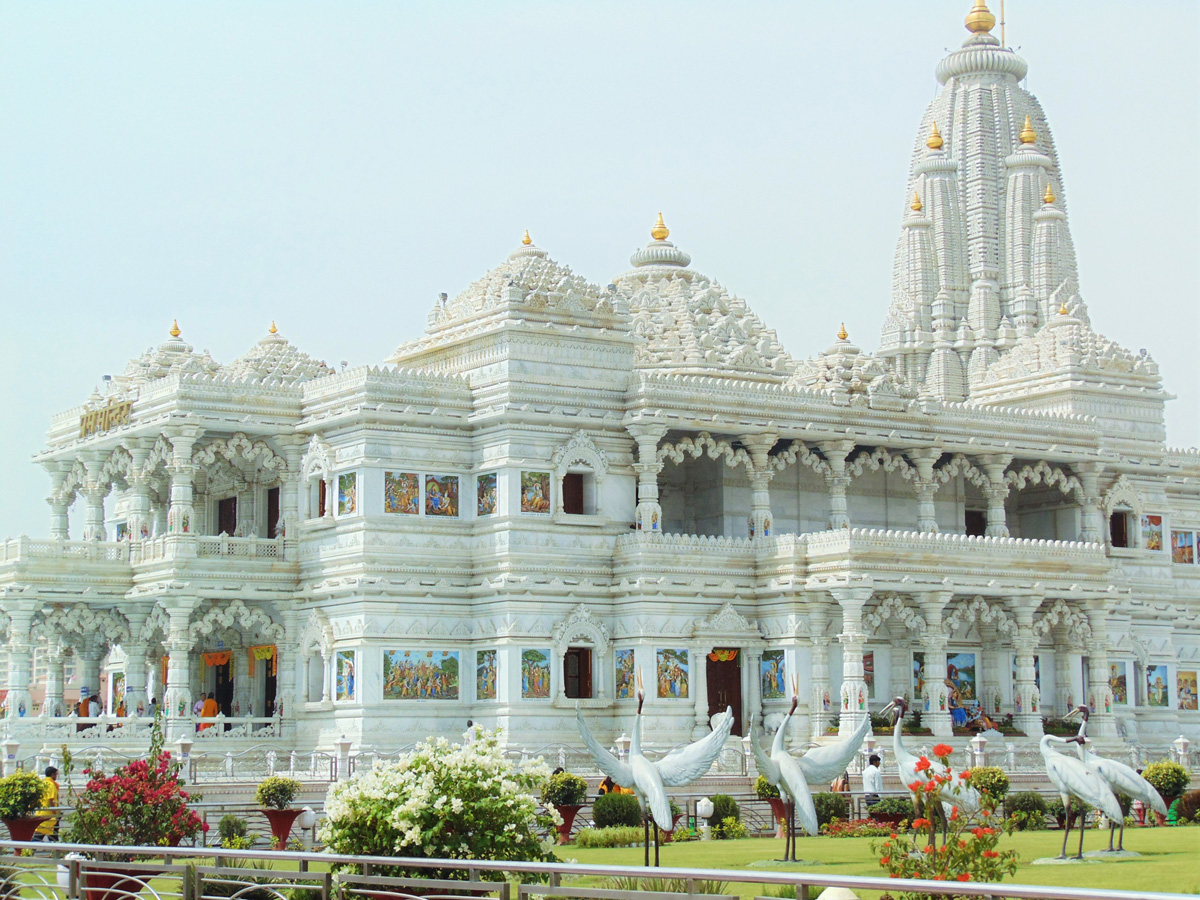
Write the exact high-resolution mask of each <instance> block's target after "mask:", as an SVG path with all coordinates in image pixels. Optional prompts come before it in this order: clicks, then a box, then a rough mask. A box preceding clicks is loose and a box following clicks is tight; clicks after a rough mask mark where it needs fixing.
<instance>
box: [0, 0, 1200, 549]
mask: <svg viewBox="0 0 1200 900" xmlns="http://www.w3.org/2000/svg"><path fill="white" fill-rule="evenodd" d="M970 5H971V4H970V2H969V0H937V2H932V0H930V2H903V3H892V4H881V3H831V2H830V3H819V4H818V3H798V2H787V3H782V2H781V3H755V2H748V0H743V2H739V3H736V4H733V3H724V4H716V3H707V2H687V3H683V2H658V3H608V2H591V3H586V4H585V3H566V2H562V3H486V4H485V3H420V4H416V3H411V4H410V3H390V2H389V3H382V2H354V0H338V2H328V3H304V2H295V0H290V2H286V3H283V2H280V3H254V2H245V0H243V2H236V3H232V2H231V3H187V4H183V3H166V2H161V3H103V2H96V0H90V2H87V3H55V2H43V3H20V2H13V0H9V2H6V3H3V4H0V303H2V304H3V306H2V309H3V312H4V317H3V323H4V325H3V329H2V330H0V351H2V352H3V354H4V358H6V359H8V360H9V364H8V368H7V371H8V375H9V381H8V383H7V384H6V386H5V388H4V392H3V398H4V399H3V406H2V407H0V414H2V416H3V422H4V423H5V425H6V434H5V439H4V441H3V442H2V443H0V471H3V472H4V474H5V476H6V477H5V480H4V488H3V493H2V494H0V536H3V535H13V534H19V533H23V532H24V533H29V534H32V535H35V536H44V535H45V534H47V532H48V510H47V507H46V504H45V502H44V499H43V498H44V497H45V496H46V494H47V492H48V486H49V481H48V479H47V478H46V476H45V475H44V473H42V472H41V470H40V469H39V468H37V467H35V466H34V465H32V464H31V463H30V462H29V461H28V460H29V458H30V456H31V455H32V454H34V453H35V452H37V451H38V450H39V449H41V447H42V442H43V440H44V433H45V429H46V427H47V425H48V422H49V417H50V416H51V414H52V413H54V412H56V411H59V410H62V409H65V408H67V407H70V406H73V405H75V404H77V403H80V402H82V401H83V400H84V399H85V398H86V397H87V395H88V394H89V393H90V392H91V390H92V388H93V386H95V385H96V384H98V383H99V381H100V377H101V376H102V375H103V374H105V373H114V374H115V373H119V372H120V371H122V370H123V369H124V366H125V363H126V361H127V360H128V359H129V358H131V357H133V356H135V355H137V354H138V353H140V352H141V351H142V350H144V349H145V348H146V347H148V346H151V345H153V344H158V343H159V342H161V341H162V340H163V339H164V338H165V336H166V331H167V328H168V327H169V326H170V324H171V319H172V318H173V317H176V316H177V317H178V318H179V322H180V325H181V326H182V328H183V330H184V337H185V338H186V339H187V340H189V341H191V342H192V343H194V344H195V345H196V346H197V347H198V348H207V349H209V350H211V351H212V353H213V355H214V356H216V357H217V359H218V360H220V361H223V362H227V361H230V360H232V359H234V358H235V357H236V356H238V355H240V354H241V353H243V352H244V351H245V350H246V349H247V348H249V347H250V346H251V345H252V344H253V343H254V342H255V341H256V340H258V338H259V337H260V336H261V335H262V334H263V333H264V331H265V329H266V327H267V325H268V324H269V322H270V321H271V319H275V320H277V321H278V323H279V328H280V330H281V331H282V332H283V333H284V334H285V335H286V336H287V337H288V338H290V339H291V340H293V341H294V342H296V343H297V344H299V345H300V346H301V347H302V348H304V349H305V350H307V351H309V352H311V353H313V354H314V355H316V356H318V357H320V358H324V359H326V360H327V361H329V362H330V363H331V364H334V365H337V364H338V363H339V362H340V361H341V360H347V361H349V362H350V364H351V365H356V364H361V363H378V362H380V361H381V360H382V359H384V358H385V357H386V356H387V355H388V354H389V352H390V351H391V350H392V349H393V348H394V347H395V346H396V345H397V344H399V343H400V342H402V341H404V340H407V339H410V338H413V337H415V336H417V335H418V334H419V333H420V332H421V331H422V329H423V327H424V323H425V316H426V313H427V312H428V310H429V308H430V306H431V305H432V303H433V302H434V300H435V298H436V297H437V294H438V292H439V291H446V292H447V293H449V294H450V295H451V296H453V295H454V294H455V293H457V292H458V291H459V290H461V289H462V288H463V287H465V286H466V285H467V284H468V283H469V282H470V281H472V280H473V279H475V278H477V277H478V276H479V275H481V274H482V273H483V272H484V271H486V270H487V269H488V268H490V267H491V266H493V265H495V264H497V263H498V262H500V261H501V260H502V259H503V258H504V256H505V255H506V254H507V253H508V252H509V250H511V249H512V247H514V246H515V245H516V242H517V240H518V239H519V237H520V235H521V231H522V230H523V229H524V228H529V229H530V231H531V232H532V234H533V236H534V239H535V240H536V241H537V243H538V244H539V245H541V246H543V247H545V248H546V249H548V250H549V251H550V253H551V255H552V256H553V257H555V258H556V259H558V260H560V261H561V262H565V263H567V264H569V265H571V266H572V267H574V268H575V269H576V271H579V272H581V273H582V274H584V275H585V276H587V277H588V278H590V279H593V280H595V281H598V282H600V283H602V284H603V283H606V282H607V281H608V280H609V279H610V278H611V277H612V276H613V275H615V274H617V273H619V272H621V271H624V270H625V269H626V268H628V265H627V263H628V257H629V254H630V253H631V252H632V251H633V250H634V249H636V248H637V247H639V246H641V245H642V244H644V243H645V241H646V240H647V232H648V229H649V227H650V225H651V223H652V222H653V219H654V214H655V213H656V212H657V211H658V210H660V209H661V210H662V211H663V212H664V213H665V215H666V218H667V223H668V225H669V226H670V227H671V229H672V239H673V240H677V242H678V243H679V245H680V246H682V247H683V248H685V249H686V250H687V251H688V252H690V253H691V254H692V256H693V260H694V267H695V268H698V269H700V270H701V271H704V272H706V273H708V274H709V275H711V276H713V277H715V278H717V279H719V280H720V281H721V282H723V283H724V284H725V285H726V286H728V287H729V288H730V289H731V290H732V291H734V292H735V293H737V294H739V295H741V296H743V297H746V298H747V299H748V300H749V302H750V303H751V305H752V306H753V307H754V309H755V310H756V311H757V312H758V313H759V314H760V315H761V316H762V317H763V318H764V319H765V320H766V321H767V322H768V324H770V325H772V326H773V327H775V328H776V329H777V330H778V331H779V334H780V337H781V338H782V340H783V342H784V344H785V345H786V346H787V347H788V349H789V350H790V351H791V352H792V354H793V355H796V356H801V357H806V356H810V355H812V354H813V353H815V352H818V351H820V350H822V349H823V348H824V347H826V346H827V345H828V344H829V343H830V342H831V340H832V338H833V334H834V331H835V330H836V329H837V325H838V322H840V321H842V320H845V322H846V324H847V326H848V327H849V329H850V331H851V336H852V337H853V338H854V339H855V340H856V341H857V342H859V343H860V344H861V345H862V346H863V347H864V348H866V349H873V348H874V347H875V346H876V345H877V343H878V334H879V327H880V325H881V323H882V320H883V316H884V313H885V311H886V309H887V306H888V302H889V300H890V294H891V265H892V252H893V249H894V246H895V241H896V236H897V233H898V229H899V223H900V219H901V216H902V214H903V213H904V211H905V203H906V201H907V198H906V197H905V191H904V188H905V175H906V172H907V167H908V161H909V153H910V151H911V147H912V143H913V137H914V132H915V129H916V126H917V122H918V119H919V117H920V115H921V112H922V110H923V108H924V106H925V104H926V103H927V102H928V101H929V99H930V98H931V97H932V96H933V95H934V93H935V91H936V89H937V82H936V80H935V79H934V76H933V70H934V66H935V65H936V64H937V62H938V60H939V59H941V58H942V56H944V55H945V53H946V52H947V50H949V49H952V48H954V47H957V46H958V45H959V44H960V43H961V41H962V39H963V37H965V35H966V32H965V31H964V30H963V27H962V19H963V16H964V15H965V14H966V12H967V10H968V9H969V8H970ZM993 6H994V7H998V0H996V2H995V3H993ZM994 11H996V10H994ZM1007 17H1008V20H1009V28H1008V38H1009V42H1010V44H1012V45H1014V46H1016V47H1018V48H1019V49H1020V52H1021V54H1022V55H1023V56H1024V57H1025V58H1026V59H1027V60H1028V62H1029V65H1030V69H1029V72H1030V74H1029V80H1028V87H1029V88H1030V89H1031V90H1032V91H1034V93H1036V94H1037V95H1038V97H1039V98H1040V99H1041V101H1042V103H1043V105H1044V106H1045V108H1046V111H1047V114H1048V116H1049V118H1050V123H1051V126H1052V128H1053V130H1054V136H1055V140H1056V144H1057V148H1058V151H1059V157H1060V161H1061V163H1062V166H1063V174H1064V180H1065V183H1066V187H1067V191H1068V193H1069V199H1070V217H1071V224H1072V229H1073V233H1074V237H1075V244H1076V247H1077V250H1078V254H1079V263H1080V276H1081V282H1082V289H1083V295H1084V299H1085V300H1086V301H1087V303H1088V304H1089V307H1090V310H1091V315H1092V321H1093V323H1094V324H1095V326H1096V327H1097V328H1098V330H1100V331H1101V332H1102V333H1104V334H1106V335H1107V336H1109V337H1110V338H1113V339H1115V340H1117V341H1118V342H1120V343H1122V344H1124V345H1125V346H1127V347H1130V348H1132V349H1135V350H1136V349H1138V348H1141V347H1145V348H1147V349H1148V350H1149V351H1150V352H1151V354H1153V356H1154V358H1155V359H1156V360H1158V362H1159V363H1160V365H1161V367H1162V370H1163V373H1164V376H1165V380H1166V386H1167V388H1168V390H1171V391H1172V392H1174V393H1176V394H1178V396H1179V399H1178V400H1176V401H1174V402H1172V403H1171V404H1169V405H1168V431H1169V443H1171V444H1172V445H1186V446H1191V445H1195V444H1196V443H1198V442H1200V428H1198V425H1197V407H1198V404H1200V399H1198V398H1200V392H1198V389H1197V385H1198V383H1200V366H1198V364H1197V356H1198V354H1197V344H1198V343H1200V317H1198V316H1200V314H1198V307H1200V303H1198V301H1200V289H1198V287H1200V275H1198V268H1197V260H1198V258H1200V226H1198V212H1200V200H1198V196H1200V194H1198V189H1197V169H1198V168H1200V166H1198V158H1197V147H1198V146H1200V141H1198V138H1200V135H1198V133H1197V132H1198V130H1200V129H1198V106H1197V96H1198V91H1197V89H1198V87H1200V78H1198V77H1197V74H1198V73H1197V61H1196V60H1197V53H1196V49H1195V48H1196V46H1197V44H1198V43H1200V24H1198V23H1200V4H1197V3H1195V2H1193V0H1179V2H1167V0H1157V2H1153V3H1136V4H1135V3H1131V2H1126V3H1115V2H1103V0H1095V2H1089V3H1081V2H1078V0H1070V2H1066V0H1063V2H1047V0H1039V2H1037V3H1034V2H1032V0H1012V2H1009V3H1008V4H1007Z"/></svg>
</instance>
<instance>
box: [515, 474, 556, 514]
mask: <svg viewBox="0 0 1200 900" xmlns="http://www.w3.org/2000/svg"><path fill="white" fill-rule="evenodd" d="M521 512H523V513H536V514H539V515H549V514H550V473H549V472H522V473H521Z"/></svg>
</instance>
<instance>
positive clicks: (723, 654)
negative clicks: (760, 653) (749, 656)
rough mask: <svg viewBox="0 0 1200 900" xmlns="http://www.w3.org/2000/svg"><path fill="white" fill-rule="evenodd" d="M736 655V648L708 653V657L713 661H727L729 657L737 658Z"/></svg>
mask: <svg viewBox="0 0 1200 900" xmlns="http://www.w3.org/2000/svg"><path fill="white" fill-rule="evenodd" d="M737 655H738V652H737V651H736V650H714V651H713V652H712V653H710V654H708V658H709V659H711V660H712V661H713V662H729V661H730V660H731V659H737Z"/></svg>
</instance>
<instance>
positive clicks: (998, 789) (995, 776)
mask: <svg viewBox="0 0 1200 900" xmlns="http://www.w3.org/2000/svg"><path fill="white" fill-rule="evenodd" d="M967 784H969V785H970V786H971V787H973V788H975V790H977V791H979V792H980V793H982V794H987V795H988V796H989V797H991V798H992V799H993V800H994V801H995V802H996V803H997V804H999V803H1000V802H1001V801H1002V800H1003V799H1004V796H1005V794H1007V793H1008V787H1009V782H1008V776H1007V775H1006V774H1005V773H1004V770H1003V769H1001V768H1000V767H999V766H976V767H975V768H973V769H967Z"/></svg>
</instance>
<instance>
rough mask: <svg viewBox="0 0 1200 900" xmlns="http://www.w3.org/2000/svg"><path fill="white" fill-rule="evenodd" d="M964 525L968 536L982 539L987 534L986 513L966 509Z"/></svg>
mask: <svg viewBox="0 0 1200 900" xmlns="http://www.w3.org/2000/svg"><path fill="white" fill-rule="evenodd" d="M966 525H967V534H968V536H970V537H983V536H984V535H985V534H986V533H987V513H986V512H984V511H983V510H981V509H968V510H967V519H966Z"/></svg>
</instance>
